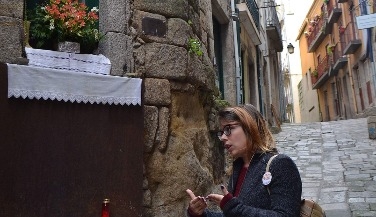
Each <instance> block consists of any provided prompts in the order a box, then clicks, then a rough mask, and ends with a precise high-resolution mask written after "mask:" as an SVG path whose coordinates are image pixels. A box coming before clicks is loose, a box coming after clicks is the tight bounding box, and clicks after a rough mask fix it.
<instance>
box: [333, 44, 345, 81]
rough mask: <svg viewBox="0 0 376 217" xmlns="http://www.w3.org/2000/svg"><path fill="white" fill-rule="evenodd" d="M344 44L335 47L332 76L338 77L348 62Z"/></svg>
mask: <svg viewBox="0 0 376 217" xmlns="http://www.w3.org/2000/svg"><path fill="white" fill-rule="evenodd" d="M344 46H345V45H344V43H341V42H340V43H337V44H336V46H335V47H334V50H333V54H332V63H333V65H332V70H331V72H330V75H331V76H336V75H337V74H338V71H339V70H340V69H342V68H343V67H344V66H345V65H346V64H347V62H348V59H347V57H346V56H345V54H344V53H343V49H342V48H343V47H344Z"/></svg>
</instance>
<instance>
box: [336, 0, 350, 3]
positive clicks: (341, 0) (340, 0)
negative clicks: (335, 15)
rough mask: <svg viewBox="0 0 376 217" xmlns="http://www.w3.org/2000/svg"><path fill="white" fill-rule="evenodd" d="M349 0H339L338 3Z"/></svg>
mask: <svg viewBox="0 0 376 217" xmlns="http://www.w3.org/2000/svg"><path fill="white" fill-rule="evenodd" d="M348 1H349V0H338V3H346V2H348Z"/></svg>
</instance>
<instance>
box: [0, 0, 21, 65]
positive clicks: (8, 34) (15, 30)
mask: <svg viewBox="0 0 376 217" xmlns="http://www.w3.org/2000/svg"><path fill="white" fill-rule="evenodd" d="M22 20H23V0H12V1H9V0H0V62H6V63H11V62H14V61H15V60H16V59H17V58H19V57H21V56H22V45H23V21H22Z"/></svg>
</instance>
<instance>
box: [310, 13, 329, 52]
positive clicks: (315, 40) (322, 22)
mask: <svg viewBox="0 0 376 217" xmlns="http://www.w3.org/2000/svg"><path fill="white" fill-rule="evenodd" d="M326 22H327V21H326V19H324V18H319V19H317V20H312V21H311V22H310V25H309V26H308V31H309V32H310V34H309V35H308V38H307V41H308V52H309V53H312V52H314V51H315V50H316V49H317V47H318V46H319V45H320V44H321V42H322V41H323V40H324V38H325V37H326V35H327V34H328V32H329V30H330V29H329V26H330V25H327V24H326Z"/></svg>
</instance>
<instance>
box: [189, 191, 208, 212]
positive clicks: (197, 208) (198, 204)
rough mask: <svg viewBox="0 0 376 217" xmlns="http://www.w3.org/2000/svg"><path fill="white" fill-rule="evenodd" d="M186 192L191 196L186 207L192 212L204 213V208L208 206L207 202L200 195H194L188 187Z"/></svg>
mask: <svg viewBox="0 0 376 217" xmlns="http://www.w3.org/2000/svg"><path fill="white" fill-rule="evenodd" d="M186 192H187V193H188V194H189V196H190V197H191V201H189V208H188V209H189V210H190V211H191V212H193V213H192V214H195V215H202V213H204V210H205V208H206V207H207V206H208V204H207V203H206V199H205V198H204V197H201V196H198V197H196V196H195V194H194V193H193V192H192V191H191V190H190V189H187V190H186Z"/></svg>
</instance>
